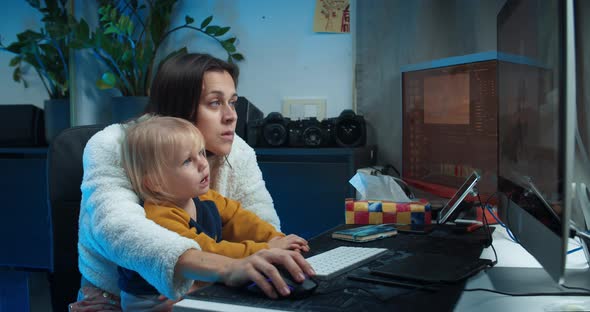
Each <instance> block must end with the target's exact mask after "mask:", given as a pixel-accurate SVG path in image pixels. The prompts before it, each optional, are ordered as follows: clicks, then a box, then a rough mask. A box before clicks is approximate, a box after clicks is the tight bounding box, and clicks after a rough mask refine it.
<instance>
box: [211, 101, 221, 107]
mask: <svg viewBox="0 0 590 312" xmlns="http://www.w3.org/2000/svg"><path fill="white" fill-rule="evenodd" d="M209 105H211V106H219V105H221V102H219V101H212V102H210V103H209Z"/></svg>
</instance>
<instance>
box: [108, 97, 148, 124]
mask: <svg viewBox="0 0 590 312" xmlns="http://www.w3.org/2000/svg"><path fill="white" fill-rule="evenodd" d="M149 99H150V98H149V97H147V96H114V97H112V98H111V122H113V123H124V122H127V121H128V120H130V119H133V118H136V117H139V116H140V115H141V114H143V111H144V110H145V107H146V106H147V104H148V102H149Z"/></svg>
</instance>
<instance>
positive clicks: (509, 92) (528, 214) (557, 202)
mask: <svg viewBox="0 0 590 312" xmlns="http://www.w3.org/2000/svg"><path fill="white" fill-rule="evenodd" d="M574 6H575V8H576V10H574ZM582 7H585V8H582ZM588 7H589V6H588V3H587V2H585V1H573V0H567V1H561V0H508V1H507V2H506V3H505V5H504V6H503V7H502V9H501V11H500V13H499V14H498V20H497V22H498V23H497V27H498V28H497V35H498V45H497V48H498V59H499V63H498V103H499V105H498V143H499V153H498V155H499V165H498V190H499V194H500V195H499V198H500V201H499V210H500V216H501V218H502V219H503V221H504V222H505V223H506V225H507V226H508V228H509V229H510V231H511V232H512V233H513V234H514V236H515V237H516V239H517V240H518V241H519V242H520V244H521V245H522V246H523V247H524V248H525V249H526V250H527V251H528V252H529V253H530V254H532V255H533V256H534V257H535V258H536V259H537V261H538V262H539V263H540V264H541V265H542V266H543V268H544V269H545V270H546V271H547V273H548V274H549V275H550V276H551V277H552V278H553V279H554V280H555V281H556V282H559V283H563V282H564V273H565V263H566V256H567V248H568V238H569V236H570V229H571V228H572V227H571V225H572V224H575V227H577V228H579V229H586V228H587V226H586V224H587V223H588V222H587V221H586V219H585V218H588V214H587V213H584V210H587V209H588V204H589V203H588V201H586V202H583V201H581V199H583V198H584V197H581V196H578V195H586V194H587V189H586V186H587V185H590V180H589V177H588V174H589V173H590V171H589V167H588V166H590V162H588V156H589V154H588V153H587V151H588V149H587V148H586V149H585V147H588V146H589V145H588V143H589V142H590V140H589V138H590V132H588V131H589V129H588V122H587V121H588V118H589V116H590V115H589V113H590V110H589V108H590V104H589V103H588V99H587V96H588V95H587V94H584V92H583V90H585V89H584V88H583V87H582V88H578V90H577V92H578V93H577V96H578V98H577V99H576V88H577V87H578V86H579V85H580V82H581V81H578V83H576V69H577V68H578V69H579V68H583V67H586V68H585V69H583V70H582V72H580V71H578V73H577V77H578V80H580V78H581V80H582V81H584V77H586V76H587V72H588V65H587V64H586V65H584V66H582V63H581V61H580V59H581V56H582V55H583V52H584V51H587V49H586V48H585V47H581V46H580V45H579V43H580V40H581V41H584V40H586V41H587V39H581V32H582V31H583V29H581V28H580V27H579V25H580V24H579V23H580V22H581V20H583V19H580V18H578V19H574V17H575V16H574V15H575V14H574V12H577V13H576V14H578V13H580V12H581V11H580V10H582V9H585V10H586V12H588ZM586 14H587V13H586ZM586 16H588V15H586ZM574 26H578V27H574ZM586 27H587V26H586ZM576 43H578V45H576ZM585 44H586V46H587V45H588V43H587V42H586V43H585ZM576 47H577V49H578V50H577V51H576ZM584 49H585V50H584ZM576 56H577V57H576ZM580 66H582V67H580ZM583 83H584V84H587V82H583ZM580 91H581V92H580ZM576 100H577V101H576ZM576 102H577V103H576ZM574 173H576V174H574ZM581 173H584V174H581ZM574 191H577V193H578V194H577V195H576V193H575V192H574ZM586 198H587V197H586Z"/></svg>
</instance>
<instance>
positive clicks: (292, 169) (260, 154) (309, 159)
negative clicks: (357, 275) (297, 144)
mask: <svg viewBox="0 0 590 312" xmlns="http://www.w3.org/2000/svg"><path fill="white" fill-rule="evenodd" d="M256 156H257V158H258V164H259V166H260V170H261V171H262V175H263V177H264V180H265V182H266V187H267V188H268V191H269V192H270V194H271V196H272V198H273V201H274V206H275V209H276V210H277V213H278V215H279V218H280V219H281V230H282V231H283V232H284V233H287V234H297V235H299V236H301V237H304V238H310V237H313V236H315V235H318V234H320V233H322V232H324V231H326V230H328V229H330V228H332V227H334V226H336V225H339V224H343V223H344V221H345V219H344V199H345V198H347V197H354V196H355V191H354V188H353V187H352V186H351V185H350V184H349V183H348V180H350V178H351V177H352V176H353V175H354V174H355V173H356V170H357V169H358V168H362V167H367V166H371V165H373V164H374V163H375V156H376V151H375V148H372V147H362V148H317V149H310V148H257V149H256Z"/></svg>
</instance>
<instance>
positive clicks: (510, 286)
mask: <svg viewBox="0 0 590 312" xmlns="http://www.w3.org/2000/svg"><path fill="white" fill-rule="evenodd" d="M486 274H487V276H488V278H489V279H490V281H491V283H492V285H493V286H494V289H495V290H498V291H502V292H507V293H513V294H522V293H539V292H555V293H557V292H573V291H580V290H573V289H567V288H564V287H561V286H559V284H558V283H556V282H555V281H554V280H553V279H552V278H551V276H549V274H547V272H545V270H544V269H542V268H510V267H494V268H492V269H490V270H488V271H487V273H486ZM564 285H565V286H568V287H581V288H586V289H590V269H566V272H565V283H564Z"/></svg>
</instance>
